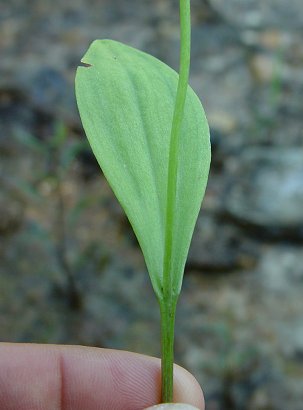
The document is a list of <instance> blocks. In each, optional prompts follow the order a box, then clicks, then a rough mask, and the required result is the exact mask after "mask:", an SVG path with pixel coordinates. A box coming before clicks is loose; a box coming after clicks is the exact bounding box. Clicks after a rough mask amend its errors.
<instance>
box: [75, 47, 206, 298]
mask: <svg viewBox="0 0 303 410" xmlns="http://www.w3.org/2000/svg"><path fill="white" fill-rule="evenodd" d="M82 62H83V63H84V64H86V65H87V67H82V66H80V67H78V70H77V75H76V95H77V102H78V107H79V111H80V115H81V120H82V123H83V126H84V129H85V132H86V135H87V137H88V140H89V142H90V144H91V147H92V149H93V152H94V154H95V156H96V158H97V160H98V162H99V164H100V166H101V168H102V170H103V173H104V175H105V177H106V178H107V180H108V182H109V184H110V185H111V187H112V189H113V191H114V193H115V195H116V196H117V198H118V200H119V202H120V203H121V205H122V207H123V208H124V210H125V212H126V214H127V217H128V219H129V221H130V223H131V225H132V227H133V229H134V232H135V234H136V236H137V238H138V241H139V243H140V246H141V249H142V251H143V254H144V258H145V261H146V264H147V268H148V271H149V274H150V277H151V280H152V284H153V287H154V289H155V292H156V294H157V296H158V297H159V298H161V297H162V296H163V258H164V247H165V222H166V221H165V214H166V203H167V176H168V161H169V145H170V133H171V126H172V118H173V111H174V105H175V98H176V92H177V85H178V74H177V73H176V72H175V71H174V70H172V69H171V68H170V67H168V66H167V65H165V64H164V63H162V62H161V61H159V60H157V59H156V58H154V57H152V56H150V55H148V54H146V53H143V52H141V51H139V50H136V49H134V48H131V47H129V46H126V45H124V44H121V43H118V42H115V41H111V40H96V41H94V42H93V43H92V45H91V46H90V48H89V49H88V51H87V53H86V54H85V56H84V57H83V59H82ZM209 165H210V142H209V128H208V124H207V120H206V117H205V114H204V111H203V108H202V105H201V103H200V101H199V98H198V97H197V96H196V94H195V93H194V91H193V90H192V89H191V88H190V87H188V92H187V97H186V103H185V111H184V118H183V122H182V129H181V134H180V151H179V158H178V169H177V190H176V207H175V213H174V219H173V221H174V222H173V227H172V229H173V243H172V264H171V268H172V283H171V285H172V292H173V294H175V295H177V294H178V293H179V291H180V288H181V283H182V277H183V270H184V265H185V261H186V257H187V253H188V249H189V245H190V241H191V237H192V233H193V229H194V225H195V222H196V219H197V216H198V213H199V209H200V205H201V201H202V198H203V195H204V191H205V187H206V183H207V178H208V172H209Z"/></svg>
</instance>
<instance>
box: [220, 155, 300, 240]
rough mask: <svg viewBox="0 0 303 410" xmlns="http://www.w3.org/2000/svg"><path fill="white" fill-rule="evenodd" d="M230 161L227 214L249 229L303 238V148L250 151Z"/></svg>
mask: <svg viewBox="0 0 303 410" xmlns="http://www.w3.org/2000/svg"><path fill="white" fill-rule="evenodd" d="M230 162H231V163H232V164H231V166H230V167H231V168H232V167H234V170H233V178H232V180H231V182H230V189H229V190H228V191H227V192H226V199H225V201H224V207H225V210H226V212H227V213H228V214H229V215H230V216H232V217H233V218H234V219H235V220H238V221H239V222H241V223H242V224H243V226H245V225H246V227H248V228H249V227H258V228H265V229H266V230H267V232H269V233H271V234H272V235H280V234H281V235H290V236H296V237H303V212H302V203H303V149H295V148H289V149H282V148H264V147H263V148H248V149H247V150H245V151H244V152H243V153H242V157H241V158H240V159H238V158H237V159H235V158H232V159H231V160H230ZM237 162H238V163H237Z"/></svg>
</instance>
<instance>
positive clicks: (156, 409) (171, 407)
mask: <svg viewBox="0 0 303 410" xmlns="http://www.w3.org/2000/svg"><path fill="white" fill-rule="evenodd" d="M145 410H199V409H198V408H197V407H194V406H191V405H190V404H183V403H175V404H174V403H166V404H158V405H157V406H152V407H148V408H147V409H145Z"/></svg>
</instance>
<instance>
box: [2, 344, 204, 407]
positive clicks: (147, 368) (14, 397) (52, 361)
mask: <svg viewBox="0 0 303 410" xmlns="http://www.w3.org/2000/svg"><path fill="white" fill-rule="evenodd" d="M159 401H160V361H159V359H156V358H151V357H147V356H143V355H139V354H136V353H130V352H123V351H115V350H107V349H97V348H88V347H77V346H75V347H73V346H51V345H31V344H29V345H26V344H6V343H4V344H0V408H1V409H2V410H83V409H85V410H97V409H102V410H120V409H121V410H122V409H123V410H141V409H143V408H145V407H149V406H151V405H153V404H157V403H159ZM174 401H176V402H185V403H188V404H192V405H194V406H197V407H198V408H200V409H204V401H203V395H202V392H201V389H200V386H199V384H198V383H197V382H196V380H195V379H194V377H193V376H192V375H191V374H190V373H188V372H187V371H186V370H184V369H182V368H181V367H179V366H176V367H175V394H174Z"/></svg>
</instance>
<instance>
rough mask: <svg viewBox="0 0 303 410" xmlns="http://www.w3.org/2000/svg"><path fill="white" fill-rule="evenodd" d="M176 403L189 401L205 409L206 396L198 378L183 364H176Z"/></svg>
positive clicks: (188, 402) (202, 409)
mask: <svg viewBox="0 0 303 410" xmlns="http://www.w3.org/2000/svg"><path fill="white" fill-rule="evenodd" d="M174 403H187V404H190V405H192V406H194V407H197V408H198V409H201V410H204V409H205V402H204V396H203V392H202V389H201V386H200V384H199V383H198V381H197V380H196V378H195V377H194V376H193V375H192V374H191V373H190V372H188V371H187V370H186V369H184V368H183V367H181V366H178V365H175V366H174Z"/></svg>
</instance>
